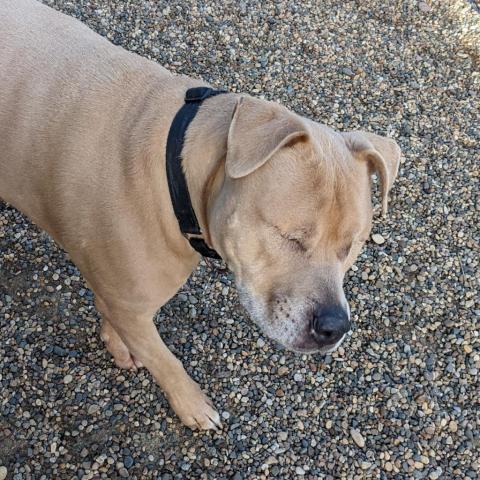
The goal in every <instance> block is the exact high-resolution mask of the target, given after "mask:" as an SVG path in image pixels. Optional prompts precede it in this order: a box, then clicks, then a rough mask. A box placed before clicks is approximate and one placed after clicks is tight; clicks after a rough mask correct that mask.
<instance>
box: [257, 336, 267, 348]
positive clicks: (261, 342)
mask: <svg viewBox="0 0 480 480" xmlns="http://www.w3.org/2000/svg"><path fill="white" fill-rule="evenodd" d="M264 346H265V340H263V338H259V339H258V340H257V347H258V348H263V347H264Z"/></svg>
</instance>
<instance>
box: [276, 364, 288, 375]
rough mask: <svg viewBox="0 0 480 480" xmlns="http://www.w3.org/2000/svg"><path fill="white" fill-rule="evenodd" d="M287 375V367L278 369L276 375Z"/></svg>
mask: <svg viewBox="0 0 480 480" xmlns="http://www.w3.org/2000/svg"><path fill="white" fill-rule="evenodd" d="M287 373H288V367H284V366H281V367H280V368H279V369H278V374H279V375H286V374H287Z"/></svg>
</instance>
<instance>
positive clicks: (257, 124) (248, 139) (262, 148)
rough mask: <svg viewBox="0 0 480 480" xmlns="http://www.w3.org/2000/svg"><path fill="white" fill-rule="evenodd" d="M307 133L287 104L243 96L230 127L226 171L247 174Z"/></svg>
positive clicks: (239, 174) (232, 174)
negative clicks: (286, 107)
mask: <svg viewBox="0 0 480 480" xmlns="http://www.w3.org/2000/svg"><path fill="white" fill-rule="evenodd" d="M307 137H308V133H307V131H306V129H305V126H304V125H303V124H302V121H301V120H300V119H299V118H298V117H296V116H295V114H293V113H290V112H289V111H288V110H287V109H285V108H284V107H282V106H280V105H276V104H274V103H272V102H266V101H264V100H259V99H256V98H253V97H241V98H240V100H239V102H238V103H237V105H236V107H235V111H234V113H233V118H232V123H231V124H230V129H229V131H228V143H227V158H226V164H225V169H226V172H227V175H228V176H230V177H231V178H241V177H245V176H246V175H248V174H250V173H252V172H253V171H255V170H256V169H257V168H259V167H261V166H262V165H264V164H265V163H266V162H267V161H268V160H269V159H270V158H271V157H272V156H273V155H274V154H275V153H276V152H278V151H279V150H280V149H282V148H286V147H292V146H293V145H295V144H296V143H297V142H300V141H305V140H306V139H307Z"/></svg>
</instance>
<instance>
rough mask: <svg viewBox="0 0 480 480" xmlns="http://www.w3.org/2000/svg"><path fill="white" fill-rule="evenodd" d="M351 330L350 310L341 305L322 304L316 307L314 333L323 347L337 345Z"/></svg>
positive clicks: (313, 322)
mask: <svg viewBox="0 0 480 480" xmlns="http://www.w3.org/2000/svg"><path fill="white" fill-rule="evenodd" d="M349 330H350V319H349V318H348V312H347V311H346V310H345V309H344V308H343V307H341V306H340V305H327V306H326V305H321V306H318V307H317V308H315V310H314V312H313V321H312V333H313V336H314V337H315V340H316V341H317V343H318V344H319V345H320V346H321V347H326V346H330V345H335V344H336V343H337V342H338V341H339V340H340V339H341V338H342V337H343V336H344V335H345V334H346V333H347V332H348V331H349Z"/></svg>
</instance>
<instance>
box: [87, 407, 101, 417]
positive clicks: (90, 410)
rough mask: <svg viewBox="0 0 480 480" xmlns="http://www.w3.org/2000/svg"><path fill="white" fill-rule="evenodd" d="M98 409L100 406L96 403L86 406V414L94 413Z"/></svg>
mask: <svg viewBox="0 0 480 480" xmlns="http://www.w3.org/2000/svg"><path fill="white" fill-rule="evenodd" d="M99 410H100V407H99V406H98V405H90V406H89V407H88V414H89V415H94V414H95V413H97V412H98V411H99Z"/></svg>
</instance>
